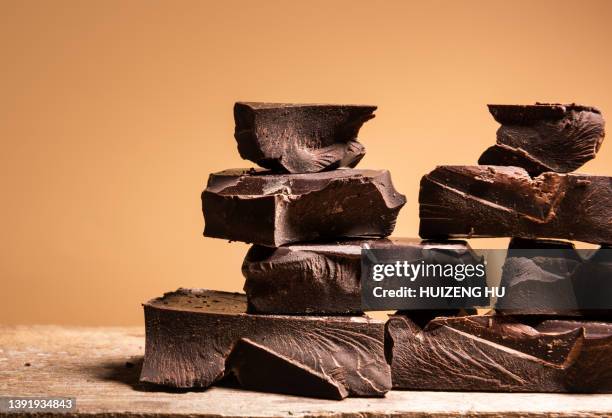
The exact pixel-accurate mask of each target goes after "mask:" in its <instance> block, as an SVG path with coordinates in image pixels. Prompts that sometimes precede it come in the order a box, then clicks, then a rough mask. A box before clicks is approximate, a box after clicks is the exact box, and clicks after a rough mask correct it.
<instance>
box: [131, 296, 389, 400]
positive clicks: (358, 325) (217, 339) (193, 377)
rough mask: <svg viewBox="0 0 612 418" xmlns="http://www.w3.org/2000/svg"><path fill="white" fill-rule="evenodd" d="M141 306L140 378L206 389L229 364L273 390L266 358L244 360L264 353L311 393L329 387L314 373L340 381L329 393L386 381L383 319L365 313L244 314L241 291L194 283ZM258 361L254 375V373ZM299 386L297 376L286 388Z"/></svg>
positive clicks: (364, 392) (358, 392)
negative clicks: (143, 338)
mask: <svg viewBox="0 0 612 418" xmlns="http://www.w3.org/2000/svg"><path fill="white" fill-rule="evenodd" d="M144 310H145V323H146V348H145V358H144V364H143V368H142V374H141V377H140V379H141V381H143V382H149V383H155V384H159V385H166V386H171V387H176V388H195V387H201V388H206V387H208V386H210V385H212V384H213V383H215V382H217V381H219V380H220V379H221V378H222V377H224V376H225V375H226V374H228V373H229V372H230V370H227V369H226V367H229V368H230V369H232V370H234V371H235V372H237V374H238V378H239V379H240V378H242V381H243V382H246V384H247V385H248V386H249V387H251V388H254V386H255V384H257V383H258V382H260V383H262V385H263V386H262V387H261V390H266V389H273V388H274V385H273V384H271V383H270V382H269V381H267V380H266V379H267V377H265V376H264V375H263V373H267V372H266V371H264V369H266V368H268V367H269V364H267V363H252V362H251V361H249V359H254V358H257V357H261V356H263V355H265V356H266V357H268V358H269V357H275V358H276V360H275V364H276V365H277V366H278V365H279V363H282V362H285V363H286V362H289V363H290V365H289V364H286V367H287V370H289V369H290V370H291V373H292V374H293V375H294V376H296V377H297V376H300V375H301V376H302V377H304V376H306V377H305V378H306V380H305V381H304V382H303V385H304V386H302V387H303V388H304V391H303V392H301V394H302V395H305V396H308V395H310V393H309V392H307V391H306V390H307V389H308V390H310V389H312V390H313V391H314V392H313V396H320V395H322V394H324V393H330V392H329V390H330V388H329V386H326V387H325V388H323V387H322V386H321V385H323V383H321V385H319V384H318V383H316V381H317V380H318V378H319V377H321V376H324V377H326V378H327V379H328V380H329V382H328V383H329V384H330V385H332V386H333V385H335V386H337V387H338V388H339V389H338V391H332V394H333V397H337V396H340V395H342V396H344V394H345V393H348V394H349V395H352V396H383V395H384V394H385V392H387V391H388V390H389V389H390V386H391V377H390V371H389V366H388V364H387V363H386V361H385V357H384V347H383V345H384V322H383V321H379V320H375V319H370V318H367V317H365V316H314V317H313V316H280V315H250V314H247V313H245V312H246V297H245V295H242V294H237V293H228V292H217V291H210V290H201V289H191V290H190V289H179V290H177V291H176V292H172V293H167V294H165V295H164V296H163V297H161V298H158V299H153V300H151V301H149V302H148V303H146V304H145V305H144ZM241 339H248V340H249V341H250V342H251V346H250V347H247V348H245V347H244V346H242V345H241V346H239V350H238V352H236V353H234V354H233V356H232V357H231V359H230V361H229V362H228V357H230V353H232V351H233V350H234V348H235V347H236V345H237V343H238V342H239V341H240V340H241ZM253 344H257V347H253V346H252V345H253ZM255 350H258V353H259V354H257V353H254V351H255ZM261 350H266V353H265V354H262V353H261ZM245 351H246V354H245ZM241 352H242V353H243V354H244V356H242V355H241V354H239V353H241ZM245 361H248V365H247V364H245V363H244V362H245ZM226 363H227V364H226ZM257 367H259V368H260V369H261V373H262V375H261V376H262V377H261V380H258V379H257V378H255V377H253V373H255V368H257ZM296 368H300V369H301V371H298V370H296ZM311 371H313V373H311ZM302 372H303V373H302ZM315 383H316V384H315ZM319 383H320V380H319ZM301 385H302V382H298V381H296V382H293V383H292V388H299V387H301ZM342 388H344V389H342ZM291 390H293V389H291Z"/></svg>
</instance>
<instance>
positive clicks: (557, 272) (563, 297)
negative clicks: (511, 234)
mask: <svg viewBox="0 0 612 418" xmlns="http://www.w3.org/2000/svg"><path fill="white" fill-rule="evenodd" d="M583 261H584V260H583V259H582V258H581V257H580V254H579V253H578V252H577V251H576V249H575V247H574V244H572V243H570V242H566V241H555V240H529V239H522V238H513V239H512V241H510V245H509V247H508V255H507V257H506V261H505V262H504V265H503V268H502V278H501V283H500V284H501V286H504V287H505V288H506V294H505V296H504V297H503V298H502V299H501V300H498V301H497V304H496V306H495V307H496V309H497V310H499V311H501V312H502V313H506V314H516V315H561V316H570V315H572V316H573V315H580V311H579V310H578V304H579V303H578V300H577V298H576V294H575V292H574V281H573V274H574V271H575V270H576V269H577V268H578V266H580V265H581V264H582V263H583Z"/></svg>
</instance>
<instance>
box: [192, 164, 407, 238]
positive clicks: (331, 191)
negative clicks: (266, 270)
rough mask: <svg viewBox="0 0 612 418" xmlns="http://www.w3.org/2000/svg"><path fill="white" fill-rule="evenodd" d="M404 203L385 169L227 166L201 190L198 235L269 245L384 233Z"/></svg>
mask: <svg viewBox="0 0 612 418" xmlns="http://www.w3.org/2000/svg"><path fill="white" fill-rule="evenodd" d="M405 203H406V198H405V197H404V195H402V194H400V193H398V192H397V191H396V190H395V189H394V188H393V184H392V183H391V175H390V174H389V172H388V171H386V170H356V169H342V170H334V171H326V172H322V173H311V174H272V173H270V172H266V171H258V170H227V171H222V172H220V173H215V174H211V175H210V178H209V180H208V186H207V188H206V190H204V192H203V193H202V206H203V211H204V219H205V223H206V226H205V229H204V235H205V236H207V237H215V238H224V239H228V240H232V241H245V242H249V243H254V244H261V245H267V246H272V247H278V246H281V245H283V244H288V243H292V242H301V241H313V240H333V239H338V238H343V237H356V238H360V237H363V238H368V237H384V236H387V235H390V234H391V232H392V231H393V229H394V228H395V220H396V218H397V214H398V213H399V210H400V209H401V208H402V206H404V204H405Z"/></svg>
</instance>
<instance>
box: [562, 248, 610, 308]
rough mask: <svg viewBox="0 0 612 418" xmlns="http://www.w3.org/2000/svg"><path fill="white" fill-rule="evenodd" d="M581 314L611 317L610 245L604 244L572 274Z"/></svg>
mask: <svg viewBox="0 0 612 418" xmlns="http://www.w3.org/2000/svg"><path fill="white" fill-rule="evenodd" d="M572 282H573V284H574V292H575V293H576V298H577V299H578V301H579V302H578V303H579V306H580V309H581V313H582V314H583V315H590V316H596V317H600V318H601V317H607V318H610V317H612V247H611V246H609V245H604V246H602V247H601V248H599V249H598V250H597V251H596V252H595V253H593V254H592V255H591V256H590V257H588V258H586V259H585V260H584V262H583V263H582V264H580V265H579V266H578V267H577V268H576V270H575V271H574V272H573V274H572Z"/></svg>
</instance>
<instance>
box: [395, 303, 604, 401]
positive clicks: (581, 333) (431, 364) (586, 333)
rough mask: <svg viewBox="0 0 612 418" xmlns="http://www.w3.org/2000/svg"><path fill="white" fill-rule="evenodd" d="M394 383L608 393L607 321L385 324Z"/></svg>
mask: <svg viewBox="0 0 612 418" xmlns="http://www.w3.org/2000/svg"><path fill="white" fill-rule="evenodd" d="M386 332H387V334H386V336H387V341H386V344H387V351H388V356H389V360H390V363H391V373H392V380H393V387H394V388H397V389H413V390H452V391H495V392H603V393H610V392H611V391H612V325H611V324H607V323H595V322H590V321H557V320H548V321H544V322H542V323H539V324H536V325H535V326H530V325H526V324H523V323H521V322H519V321H517V320H516V319H514V318H512V317H505V316H463V317H448V318H444V317H442V318H436V319H434V320H432V321H431V322H429V323H428V324H427V325H426V326H425V327H424V328H420V327H419V326H418V325H416V324H415V322H413V321H412V320H411V318H410V317H408V316H405V315H394V316H391V318H390V319H389V321H388V322H387V331H386Z"/></svg>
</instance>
